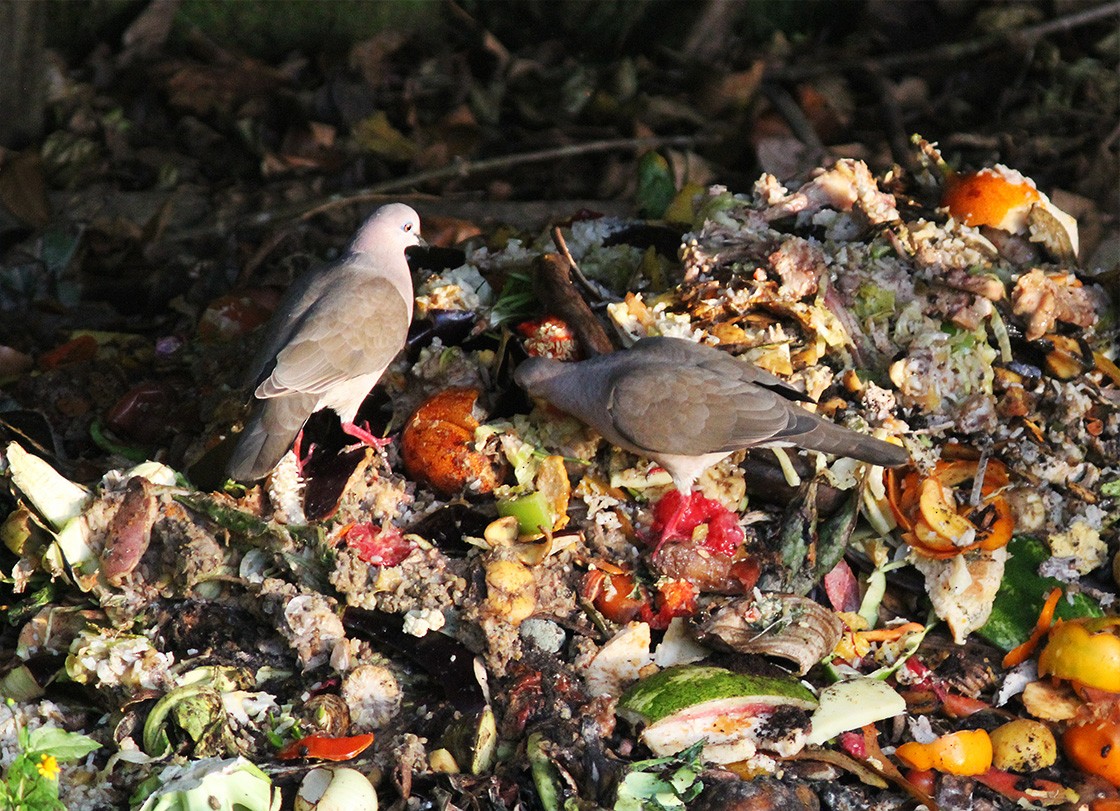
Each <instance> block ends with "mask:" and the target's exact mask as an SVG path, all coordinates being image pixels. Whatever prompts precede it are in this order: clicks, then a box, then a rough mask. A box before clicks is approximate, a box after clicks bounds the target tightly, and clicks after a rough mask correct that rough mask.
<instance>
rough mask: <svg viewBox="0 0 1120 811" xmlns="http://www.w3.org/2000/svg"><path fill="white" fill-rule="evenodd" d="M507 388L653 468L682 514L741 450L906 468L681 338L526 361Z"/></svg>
mask: <svg viewBox="0 0 1120 811" xmlns="http://www.w3.org/2000/svg"><path fill="white" fill-rule="evenodd" d="M514 381H515V382H516V383H517V384H518V385H519V386H521V387H522V388H523V389H525V391H526V392H528V394H529V395H530V396H532V397H534V398H539V399H543V400H546V401H548V402H549V403H551V404H552V405H553V406H555V407H557V408H559V409H560V410H561V411H565V412H567V413H568V414H570V415H571V416H573V417H576V418H577V419H579V420H580V421H581V422H583V423H585V424H586V425H588V426H590V427H591V428H593V429H594V430H595V431H597V432H598V433H599V434H600V435H601V436H602V437H603V438H604V439H606V440H607V441H608V442H610V443H611V444H612V445H615V446H617V447H620V448H624V449H625V450H628V451H630V452H632V453H635V454H638V455H639V456H643V457H645V458H647V459H652V460H654V461H655V462H657V463H658V464H660V465H661V466H662V467H663V468H665V470H667V471H668V472H669V475H670V476H672V477H673V483H674V484H675V485H676V488H677V489H678V490H679V491H680V493H681V495H682V496H685V497H686V498H685V499H684V500H683V501H682V510H683V506H684V505H685V504H687V497H688V496H689V494H690V493H691V491H692V485H693V484H694V483H695V481H696V479H697V477H699V476H700V474H701V473H703V472H704V471H705V470H706V469H707V468H709V467H710V466H712V465H714V464H715V463H716V462H718V461H719V460H721V459H723V458H724V457H725V456H728V455H729V454H731V453H732V452H734V451H737V450H740V449H742V448H752V447H757V446H770V447H774V446H777V447H789V446H797V447H801V448H807V449H809V450H815V451H824V452H827V453H832V454H836V455H839V456H850V457H852V458H854V459H859V460H862V461H865V462H871V463H872V464H877V465H884V466H888V467H895V466H898V465H903V464H905V463H906V462H907V461H908V460H909V455H908V454H907V452H906V451H905V450H904V449H903V448H901V447H899V446H897V445H892V444H890V443H889V442H884V441H882V440H879V439H875V438H874V437H869V436H866V435H864V434H861V433H858V432H857V431H852V430H849V429H848V428H844V427H842V426H839V425H836V424H835V423H832V422H829V421H828V420H825V419H823V418H821V417H818V416H817V415H816V414H813V413H811V412H809V411H807V410H805V409H804V408H800V407H799V406H797V405H795V404H794V402H793V401H796V400H801V401H807V400H808V398H806V397H805V395H803V394H802V393H801V392H799V391H798V390H797V389H795V388H793V387H792V386H790V385H789V384H788V383H786V382H785V381H784V380H782V379H781V378H779V377H776V376H774V375H772V374H770V373H769V372H766V371H763V370H762V369H759V368H758V367H756V366H753V365H751V364H750V363H747V362H745V361H742V360H738V359H736V358H734V357H732V356H731V355H729V354H727V353H726V352H723V351H722V350H719V349H716V348H715V347H711V346H705V345H703V344H699V343H696V342H695V341H690V340H686V339H683V338H667V337H658V338H643V339H641V340H639V341H638V342H637V343H635V344H634V345H633V347H631V348H630V349H628V350H623V351H618V352H611V353H609V354H606V355H599V356H597V357H593V358H591V359H589V360H584V361H580V362H578V363H563V362H561V361H557V360H552V359H550V358H529V359H528V360H526V361H524V362H522V363H521V364H520V365H519V366H518V367H517V370H516V371H515V372H514ZM679 517H680V515H679V513H678V515H675V516H674V517H673V518H672V519H670V521H669V522H667V524H666V526H665V531H664V532H663V533H662V541H663V540H665V539H666V538H667V537H669V535H670V534H671V532H672V531H673V530H674V529H675V526H676V523H677V519H679Z"/></svg>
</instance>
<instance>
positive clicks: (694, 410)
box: [608, 361, 789, 456]
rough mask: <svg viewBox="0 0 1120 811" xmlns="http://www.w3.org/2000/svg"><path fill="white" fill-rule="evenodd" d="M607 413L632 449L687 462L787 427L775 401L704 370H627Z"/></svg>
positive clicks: (752, 442)
mask: <svg viewBox="0 0 1120 811" xmlns="http://www.w3.org/2000/svg"><path fill="white" fill-rule="evenodd" d="M733 363H735V362H734V361H733ZM735 365H737V366H742V364H739V363H736V364H735ZM608 411H609V412H610V414H611V418H612V420H613V423H614V426H615V428H616V429H617V431H618V433H619V434H620V435H621V436H622V437H623V438H625V439H626V440H627V441H628V442H631V443H633V444H634V445H635V446H636V447H638V448H641V449H643V450H645V451H649V452H653V453H663V454H678V455H687V456H700V455H702V454H708V453H715V452H721V451H730V450H735V449H737V448H745V447H748V446H750V445H755V444H758V443H760V442H765V441H766V440H768V439H770V438H771V437H773V436H774V435H775V434H777V433H779V432H781V431H783V430H785V429H786V427H787V425H788V424H789V414H788V406H787V405H785V402H784V401H783V399H782V398H781V397H780V396H779V395H777V394H774V393H773V392H771V391H768V390H766V389H764V388H761V387H759V386H756V385H755V384H753V383H750V382H749V381H745V380H742V379H739V378H738V377H734V376H730V375H727V374H719V373H717V372H716V371H713V370H712V369H709V368H705V367H704V366H677V365H674V364H657V365H650V366H641V367H638V368H635V369H632V370H628V371H626V372H624V373H623V374H622V375H620V376H619V377H618V378H617V379H616V381H615V384H614V387H613V389H612V391H611V395H610V401H609V403H608Z"/></svg>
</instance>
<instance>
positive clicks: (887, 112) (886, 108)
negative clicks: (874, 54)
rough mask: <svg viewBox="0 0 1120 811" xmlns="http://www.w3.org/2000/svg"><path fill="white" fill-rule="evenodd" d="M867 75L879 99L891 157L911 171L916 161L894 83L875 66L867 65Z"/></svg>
mask: <svg viewBox="0 0 1120 811" xmlns="http://www.w3.org/2000/svg"><path fill="white" fill-rule="evenodd" d="M867 75H868V76H869V77H870V78H871V83H872V86H873V87H874V88H875V95H876V96H877V97H878V99H879V114H880V115H881V116H882V121H883V127H884V129H886V131H887V143H888V144H890V147H891V157H892V158H893V159H894V162H895V163H897V164H898V165H899V166H902V167H904V168H905V169H907V170H908V171H911V172H912V171H914V170H915V169H916V168H917V164H918V161H917V157H916V156H915V155H914V150H913V148H912V147H911V146H910V139H909V138H908V137H907V136H906V126H905V124H904V123H903V118H902V110H901V109H900V108H899V105H898V96H897V94H896V92H895V90H896V88H895V85H894V83H893V82H891V81H890V80H889V79H887V78H886V77H885V76H883V73H882V71H880V70H878V69H877V68H876V67H875V66H869V68H868V71H867Z"/></svg>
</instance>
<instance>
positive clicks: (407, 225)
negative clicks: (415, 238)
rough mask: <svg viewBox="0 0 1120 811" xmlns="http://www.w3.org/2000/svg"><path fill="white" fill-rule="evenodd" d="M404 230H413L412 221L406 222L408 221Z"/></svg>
mask: <svg viewBox="0 0 1120 811" xmlns="http://www.w3.org/2000/svg"><path fill="white" fill-rule="evenodd" d="M404 230H405V232H406V233H407V232H408V231H411V230H412V223H410V222H406V223H405V224H404Z"/></svg>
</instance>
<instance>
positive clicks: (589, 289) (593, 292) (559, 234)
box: [552, 226, 603, 303]
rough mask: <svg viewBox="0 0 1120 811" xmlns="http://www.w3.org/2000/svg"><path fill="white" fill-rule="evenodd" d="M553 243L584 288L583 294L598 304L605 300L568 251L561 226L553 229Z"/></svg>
mask: <svg viewBox="0 0 1120 811" xmlns="http://www.w3.org/2000/svg"><path fill="white" fill-rule="evenodd" d="M552 241H553V242H554V243H556V247H557V248H559V249H560V253H561V254H563V255H564V258H565V259H567V260H568V267H569V270H570V272H571V274H572V275H573V276H575V279H576V282H578V283H579V286H580V287H582V288H583V292H584V293H586V294H587V295H588V296H590V297H591V298H593V299H594V300H595V302H596V303H598V302H601V301H602V300H603V294H602V293H601V292H600V291H599V290H597V289H596V288H595V285H593V284H592V283H591V280H590V279H588V278H587V277H586V276H584V275H583V271H582V270H580V269H579V263H578V262H576V260H575V257H574V256H572V252H571V251H569V250H568V241H567V240H566V239H564V232H563V231H561V230H560V226H555V227H554V228H553V229H552Z"/></svg>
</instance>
